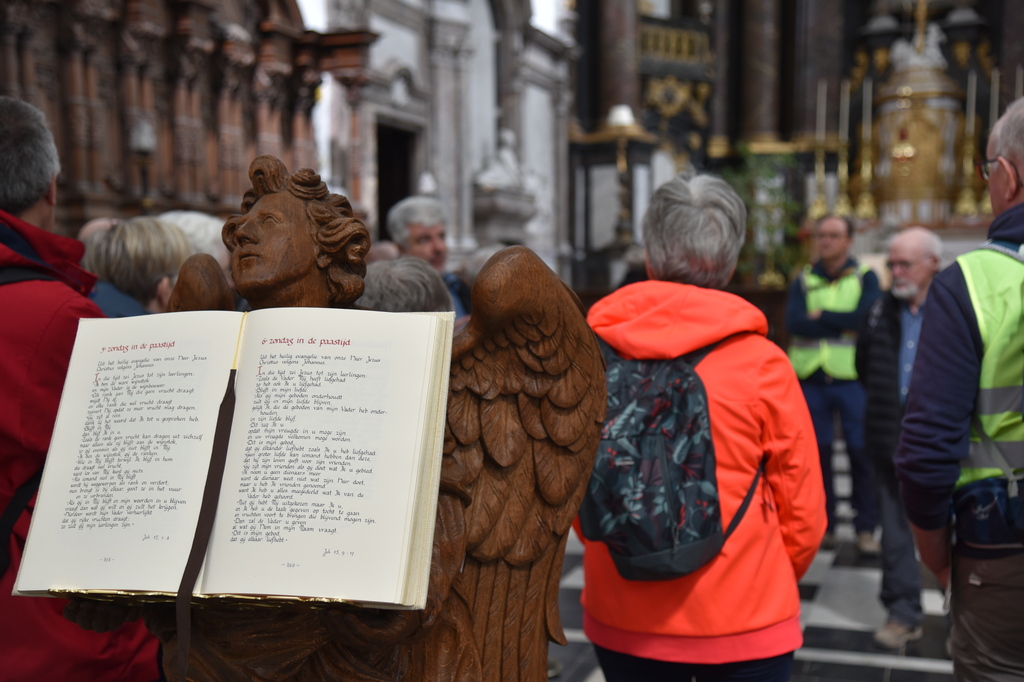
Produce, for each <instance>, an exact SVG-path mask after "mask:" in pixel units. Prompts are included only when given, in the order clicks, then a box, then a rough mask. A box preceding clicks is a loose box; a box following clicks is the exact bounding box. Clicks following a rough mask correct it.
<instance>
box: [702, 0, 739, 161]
mask: <svg viewBox="0 0 1024 682" xmlns="http://www.w3.org/2000/svg"><path fill="white" fill-rule="evenodd" d="M732 6H733V0H718V2H716V3H715V29H714V30H715V33H714V36H715V44H714V49H715V82H714V86H713V87H714V94H713V95H712V97H711V130H710V138H709V139H708V155H709V156H712V157H719V156H724V155H725V154H726V153H728V150H729V84H730V73H729V68H730V61H731V60H730V56H731V55H730V51H731V50H732V47H733V44H732V41H731V38H732V35H731V31H730V28H731V24H732V16H733V10H732Z"/></svg>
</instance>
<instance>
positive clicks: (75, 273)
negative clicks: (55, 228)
mask: <svg viewBox="0 0 1024 682" xmlns="http://www.w3.org/2000/svg"><path fill="white" fill-rule="evenodd" d="M84 253H85V246H84V245H83V244H82V242H80V241H78V240H77V239H72V238H71V237H64V236H61V235H58V234H53V233H52V232H47V231H46V230H41V229H39V228H38V227H35V226H34V225H30V224H29V223H26V222H25V221H24V220H21V219H20V218H16V217H15V216H12V215H11V214H10V213H6V212H4V211H0V267H19V268H28V269H31V270H38V271H39V272H41V273H45V274H48V275H50V276H51V277H53V278H55V279H57V280H59V281H61V282H64V283H65V284H67V285H68V286H70V287H71V288H73V289H74V290H75V291H78V292H79V293H81V294H85V295H88V293H89V292H90V291H91V290H92V288H93V286H94V285H95V284H96V276H95V275H93V274H92V273H90V272H87V271H86V270H83V269H82V267H81V266H79V264H78V261H80V260H81V259H82V255H83V254H84Z"/></svg>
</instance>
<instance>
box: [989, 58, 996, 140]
mask: <svg viewBox="0 0 1024 682" xmlns="http://www.w3.org/2000/svg"><path fill="white" fill-rule="evenodd" d="M998 120H999V69H992V93H991V94H990V96H989V102H988V129H989V130H992V129H993V128H995V127H996V121H998Z"/></svg>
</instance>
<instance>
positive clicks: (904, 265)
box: [885, 260, 920, 271]
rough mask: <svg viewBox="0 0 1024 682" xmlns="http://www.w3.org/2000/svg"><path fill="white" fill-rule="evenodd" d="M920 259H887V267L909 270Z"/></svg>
mask: <svg viewBox="0 0 1024 682" xmlns="http://www.w3.org/2000/svg"><path fill="white" fill-rule="evenodd" d="M919 262H920V261H909V260H887V261H885V267H887V268H889V269H890V270H893V271H895V270H909V269H911V268H912V267H914V266H915V265H917V264H918V263H919Z"/></svg>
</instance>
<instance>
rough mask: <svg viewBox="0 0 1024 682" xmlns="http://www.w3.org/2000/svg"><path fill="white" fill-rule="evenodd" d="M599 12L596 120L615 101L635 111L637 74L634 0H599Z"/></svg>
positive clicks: (602, 116) (614, 103)
mask: <svg viewBox="0 0 1024 682" xmlns="http://www.w3.org/2000/svg"><path fill="white" fill-rule="evenodd" d="M600 2H601V10H600V11H601V14H600V16H599V17H598V25H599V26H600V31H601V36H600V40H599V45H600V46H601V56H600V80H601V111H600V114H599V115H600V120H601V121H603V120H604V119H605V117H607V116H608V110H609V109H611V108H612V107H613V106H615V105H616V104H628V105H629V107H630V108H631V109H632V110H633V113H634V114H638V113H639V112H638V111H637V106H638V105H639V103H640V76H639V74H638V66H639V62H638V54H639V49H638V45H637V38H638V33H637V29H638V27H639V22H638V20H637V13H636V0H600Z"/></svg>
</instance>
